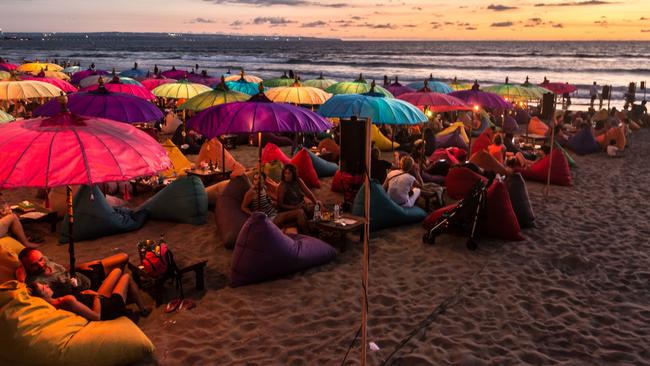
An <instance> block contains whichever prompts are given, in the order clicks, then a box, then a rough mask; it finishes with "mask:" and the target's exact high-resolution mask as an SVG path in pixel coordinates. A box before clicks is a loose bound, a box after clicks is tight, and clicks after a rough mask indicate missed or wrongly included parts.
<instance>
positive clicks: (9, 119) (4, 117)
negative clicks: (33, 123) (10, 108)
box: [0, 109, 16, 123]
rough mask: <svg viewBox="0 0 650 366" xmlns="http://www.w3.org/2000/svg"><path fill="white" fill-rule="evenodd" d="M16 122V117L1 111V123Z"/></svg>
mask: <svg viewBox="0 0 650 366" xmlns="http://www.w3.org/2000/svg"><path fill="white" fill-rule="evenodd" d="M15 120H16V118H15V117H14V116H12V115H11V114H9V113H7V112H5V111H3V110H2V109H0V123H7V122H12V121H15Z"/></svg>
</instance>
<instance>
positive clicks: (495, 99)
mask: <svg viewBox="0 0 650 366" xmlns="http://www.w3.org/2000/svg"><path fill="white" fill-rule="evenodd" d="M449 95H451V96H452V97H456V98H458V99H460V100H462V101H464V102H465V103H466V104H468V105H470V106H472V107H474V106H477V107H481V108H497V109H499V108H500V109H510V108H512V104H510V103H508V102H507V101H506V100H504V99H503V98H502V97H501V96H500V95H498V94H494V93H489V92H485V91H482V90H480V86H479V85H478V83H477V82H475V83H474V85H472V89H470V90H459V91H455V92H452V93H449Z"/></svg>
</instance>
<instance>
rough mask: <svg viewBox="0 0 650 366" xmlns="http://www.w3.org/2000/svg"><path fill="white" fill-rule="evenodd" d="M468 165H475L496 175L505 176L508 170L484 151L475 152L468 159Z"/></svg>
mask: <svg viewBox="0 0 650 366" xmlns="http://www.w3.org/2000/svg"><path fill="white" fill-rule="evenodd" d="M469 162H470V163H474V164H476V166H478V167H479V168H481V169H483V170H485V171H490V172H495V173H497V174H501V175H506V174H508V170H507V169H506V167H505V165H503V164H501V163H499V162H498V161H497V159H496V158H495V157H494V156H492V155H491V154H490V153H488V152H486V151H483V150H481V151H477V152H476V153H475V154H474V155H472V157H471V158H469Z"/></svg>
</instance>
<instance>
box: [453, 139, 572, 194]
mask: <svg viewBox="0 0 650 366" xmlns="http://www.w3.org/2000/svg"><path fill="white" fill-rule="evenodd" d="M551 156H552V158H553V164H552V165H551V167H550V169H551V183H552V184H555V185H558V186H571V185H573V179H572V178H571V170H570V169H569V162H568V161H567V159H566V157H565V156H564V154H563V153H562V151H560V150H558V149H554V150H553V153H552V154H551V155H550V156H549V155H546V156H545V157H543V158H542V159H541V160H539V161H537V162H535V164H533V165H532V166H531V167H530V168H528V169H520V170H518V171H519V172H520V173H521V175H522V176H523V177H524V178H525V179H528V180H532V181H536V182H542V183H546V177H547V175H548V171H549V164H550V163H551ZM447 191H449V189H447Z"/></svg>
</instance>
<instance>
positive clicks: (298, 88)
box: [265, 80, 332, 105]
mask: <svg viewBox="0 0 650 366" xmlns="http://www.w3.org/2000/svg"><path fill="white" fill-rule="evenodd" d="M265 94H266V97H267V98H269V99H270V100H271V101H273V102H276V103H290V104H303V105H321V104H323V103H325V102H326V101H327V100H328V99H329V98H331V97H332V94H330V93H328V92H326V91H323V90H322V89H318V88H313V87H310V86H303V85H301V84H300V82H299V81H297V80H295V81H294V83H293V84H292V85H291V86H284V87H278V88H271V89H269V90H267V91H266V93H265Z"/></svg>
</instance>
